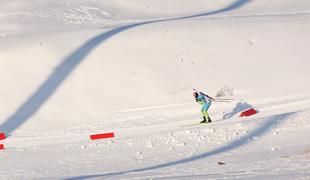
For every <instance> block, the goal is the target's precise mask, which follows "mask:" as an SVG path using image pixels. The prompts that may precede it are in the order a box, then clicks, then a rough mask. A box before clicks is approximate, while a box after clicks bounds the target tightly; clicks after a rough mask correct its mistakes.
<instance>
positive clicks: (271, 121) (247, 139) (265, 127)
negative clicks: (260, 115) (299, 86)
mask: <svg viewBox="0 0 310 180" xmlns="http://www.w3.org/2000/svg"><path fill="white" fill-rule="evenodd" d="M295 113H296V112H292V113H285V114H280V115H276V116H271V117H269V118H266V119H265V120H264V121H265V123H264V124H262V125H261V126H260V127H259V128H257V129H255V130H254V131H252V132H250V133H248V134H247V135H245V136H243V137H241V138H239V139H237V140H234V141H231V142H230V143H228V144H227V145H224V146H222V147H219V148H216V149H214V150H212V151H210V152H205V153H202V154H199V155H195V156H192V157H190V158H186V159H181V160H176V161H172V162H168V163H164V164H160V165H155V166H150V167H145V168H140V169H134V170H128V171H123V172H114V173H105V174H96V175H87V176H79V177H72V178H68V179H66V180H83V179H90V178H99V177H100V178H104V177H110V176H118V175H124V174H127V173H138V172H143V171H149V170H156V169H161V168H167V167H171V166H176V165H180V164H184V163H189V162H193V161H196V160H200V159H204V158H208V157H211V156H215V155H217V154H220V153H224V152H227V151H230V150H233V149H236V148H238V147H240V146H243V145H246V144H249V143H251V140H252V139H253V137H260V136H263V135H264V134H265V133H267V132H268V131H269V130H270V129H271V128H272V127H275V126H277V125H279V124H280V123H282V122H284V121H285V120H287V119H288V118H289V117H290V116H293V115H294V114H295Z"/></svg>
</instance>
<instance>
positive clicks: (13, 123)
mask: <svg viewBox="0 0 310 180" xmlns="http://www.w3.org/2000/svg"><path fill="white" fill-rule="evenodd" d="M249 1H250V0H237V1H235V2H234V3H232V4H230V5H228V6H227V7H224V8H222V9H219V10H215V11H211V12H207V13H201V14H197V15H192V16H184V17H179V18H170V19H163V20H153V21H146V22H141V23H135V24H131V25H125V26H121V27H118V28H115V29H112V30H109V31H107V32H104V33H102V34H100V35H98V36H95V37H93V38H92V39H90V40H88V41H87V42H85V43H84V44H83V45H82V46H81V47H79V48H78V49H76V50H75V51H74V52H72V53H71V54H70V55H69V56H68V57H66V58H65V59H64V60H63V62H62V63H61V64H59V65H58V66H57V67H56V68H55V70H54V71H53V72H52V73H51V75H50V76H49V77H48V78H47V79H46V80H45V82H44V83H43V84H41V85H40V87H39V88H38V89H37V90H36V91H35V92H34V93H33V94H32V95H31V96H30V97H29V98H28V99H27V100H26V101H25V102H24V103H23V104H22V105H21V106H20V107H19V108H18V109H17V110H16V111H15V112H14V113H13V114H12V115H11V116H10V117H8V118H7V119H6V120H5V121H4V122H3V123H2V124H1V126H0V131H2V132H5V133H6V134H8V135H9V134H11V133H12V132H13V131H14V130H16V129H17V128H18V127H19V126H21V125H22V124H23V123H24V122H26V121H27V120H28V119H30V118H31V117H32V116H33V115H34V114H35V113H36V112H37V111H38V110H39V109H40V107H41V106H42V105H43V104H44V103H45V102H46V101H47V100H48V99H49V97H51V96H52V95H53V94H54V92H55V91H56V90H57V88H59V87H60V85H61V84H62V83H63V82H64V80H65V79H66V78H67V77H68V76H69V75H70V73H71V72H72V71H73V70H74V69H75V68H76V67H77V66H78V65H79V64H80V63H81V62H82V61H83V60H85V57H86V56H87V55H88V54H89V53H90V52H91V51H92V50H93V49H94V48H95V47H96V46H97V45H99V44H100V43H102V42H104V41H106V40H107V39H109V38H111V37H113V36H114V35H116V34H118V33H120V32H123V31H126V30H128V29H131V28H134V27H138V26H142V25H147V24H152V23H158V22H165V21H175V20H182V19H189V18H195V17H202V16H209V15H213V14H218V13H223V12H226V11H231V10H234V9H236V8H239V7H241V6H243V5H244V4H246V3H248V2H249Z"/></svg>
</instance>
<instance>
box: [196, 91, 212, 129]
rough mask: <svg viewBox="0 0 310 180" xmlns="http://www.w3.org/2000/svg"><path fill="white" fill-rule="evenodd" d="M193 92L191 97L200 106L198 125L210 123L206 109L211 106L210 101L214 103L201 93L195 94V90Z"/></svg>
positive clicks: (210, 98)
mask: <svg viewBox="0 0 310 180" xmlns="http://www.w3.org/2000/svg"><path fill="white" fill-rule="evenodd" d="M194 91H195V92H194V93H193V96H194V98H195V100H196V102H198V103H199V104H201V105H202V107H201V114H202V121H201V122H200V123H207V122H208V123H210V122H212V121H211V118H210V116H209V113H208V109H209V107H210V106H211V100H213V101H214V98H212V97H210V96H208V95H206V94H204V93H203V92H199V91H198V92H197V91H196V90H194ZM207 120H208V121H207Z"/></svg>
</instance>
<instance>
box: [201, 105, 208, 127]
mask: <svg viewBox="0 0 310 180" xmlns="http://www.w3.org/2000/svg"><path fill="white" fill-rule="evenodd" d="M200 112H201V115H202V121H201V122H200V123H205V122H207V118H206V115H205V111H204V108H203V106H202V108H201V110H200Z"/></svg>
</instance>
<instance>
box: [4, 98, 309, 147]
mask: <svg viewBox="0 0 310 180" xmlns="http://www.w3.org/2000/svg"><path fill="white" fill-rule="evenodd" d="M251 102H252V103H251V107H253V108H255V109H257V110H258V112H259V113H258V114H256V115H253V116H249V117H242V118H240V117H239V114H240V112H241V111H243V110H245V109H247V108H242V107H241V108H239V109H238V108H237V110H238V111H237V112H234V111H235V109H236V106H238V104H243V103H244V100H243V101H240V100H234V101H231V102H230V103H226V107H224V108H223V107H219V108H218V109H212V108H211V109H212V110H211V111H213V112H212V113H211V117H212V119H213V123H210V124H197V123H199V121H200V113H199V111H197V110H199V107H197V106H194V107H193V106H192V105H189V104H176V105H163V106H152V107H144V108H136V109H128V110H123V111H117V112H112V113H111V114H112V115H111V114H110V115H109V117H107V118H108V119H111V118H112V120H110V121H113V123H112V124H110V123H106V121H105V120H104V119H103V122H104V123H102V124H97V125H93V126H87V127H83V126H81V127H74V128H71V129H66V130H63V131H61V132H58V131H53V132H46V133H44V134H36V135H35V136H33V135H31V134H32V133H27V135H25V134H20V135H18V134H17V135H16V136H14V137H13V136H12V137H9V138H7V139H6V140H4V141H3V143H5V144H6V146H7V148H8V150H10V149H11V148H25V147H33V146H43V145H61V144H72V143H83V142H89V141H90V139H89V135H91V134H100V133H107V132H114V133H115V136H116V137H115V140H119V139H128V138H134V137H139V136H140V137H141V136H149V135H157V134H164V133H169V132H175V131H186V130H193V129H197V128H198V129H199V128H208V129H211V131H212V130H214V129H216V127H219V126H229V125H231V124H238V123H246V122H249V121H252V120H255V119H264V118H268V117H273V116H279V115H282V114H290V113H295V112H299V111H302V110H306V109H310V96H309V95H306V94H304V95H303V94H300V95H292V96H286V97H278V98H272V99H265V100H263V99H259V100H252V101H251ZM215 103H216V102H215ZM218 103H220V102H218ZM180 106H181V107H183V108H185V109H187V112H184V111H183V110H182V111H180V112H179V113H176V114H171V113H167V112H169V111H170V110H171V109H173V111H174V112H175V111H176V112H177V111H178V110H176V109H178V108H180ZM213 106H216V105H213ZM213 106H212V107H213ZM188 109H190V110H188ZM194 109H195V110H194ZM152 111H158V113H159V114H161V119H158V117H159V116H158V117H154V116H149V115H150V114H151V112H152ZM119 113H121V114H122V115H123V116H126V117H128V118H121V119H118V118H116V119H113V116H119ZM128 113H129V114H128ZM231 113H233V114H234V115H233V116H232V117H229V118H225V117H226V116H225V115H227V114H231ZM113 114H114V115H113ZM143 114H144V115H143ZM165 114H166V117H164V116H165ZM114 118H115V117H114ZM146 118H147V119H148V121H145V119H146ZM139 122H140V123H139ZM141 122H142V123H141ZM143 122H145V123H143ZM130 124H135V127H132V126H131V127H129V128H126V127H127V125H130ZM90 130H91V131H90ZM33 134H35V133H33ZM99 141H106V140H99Z"/></svg>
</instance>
